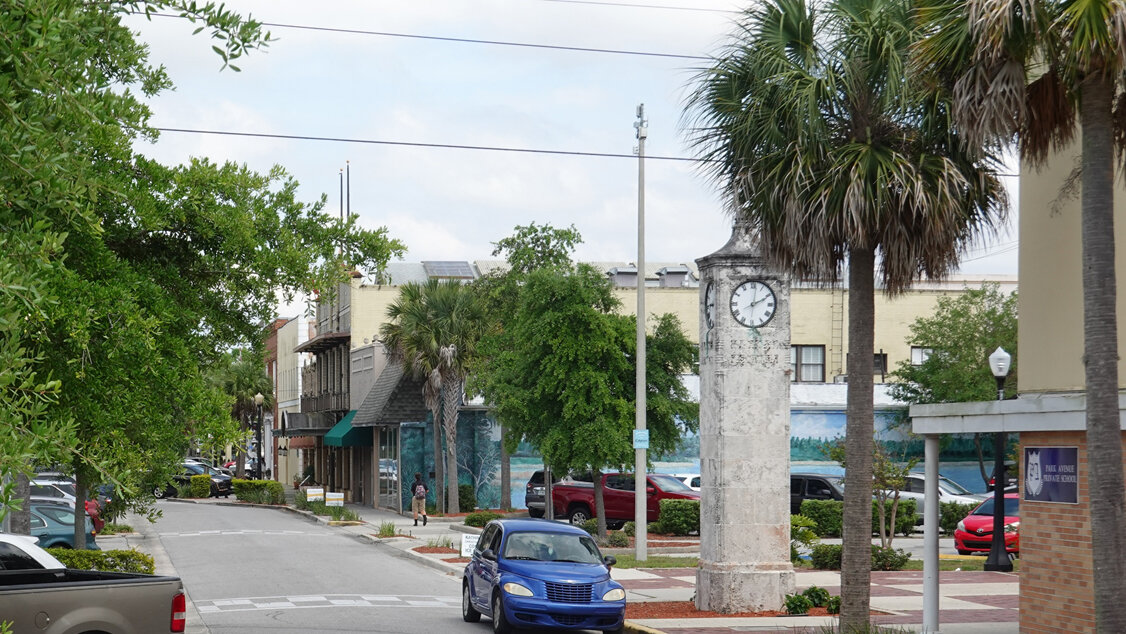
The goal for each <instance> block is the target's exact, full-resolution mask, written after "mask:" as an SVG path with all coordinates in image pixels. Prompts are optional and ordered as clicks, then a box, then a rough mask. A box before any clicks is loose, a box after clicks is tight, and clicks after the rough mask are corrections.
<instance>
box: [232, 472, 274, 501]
mask: <svg viewBox="0 0 1126 634" xmlns="http://www.w3.org/2000/svg"><path fill="white" fill-rule="evenodd" d="M231 490H232V491H234V494H235V497H237V498H238V499H240V500H242V501H243V502H251V503H253V504H285V488H284V487H283V486H282V484H281V482H274V481H273V480H243V479H241V478H235V479H233V480H231Z"/></svg>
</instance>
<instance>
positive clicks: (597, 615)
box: [461, 519, 626, 634]
mask: <svg viewBox="0 0 1126 634" xmlns="http://www.w3.org/2000/svg"><path fill="white" fill-rule="evenodd" d="M615 563H617V562H616V560H615V559H614V558H613V557H610V556H607V557H603V556H602V553H601V552H600V551H599V550H598V544H596V543H594V539H592V538H591V536H590V534H588V533H587V532H586V531H584V530H582V529H581V528H577V527H574V526H569V525H567V524H562V523H558V522H549V521H547V520H535V519H530V520H518V519H514V520H493V521H492V522H489V523H488V524H487V525H485V529H484V530H483V531H482V532H481V537H480V538H479V539H478V540H477V546H476V547H475V548H474V549H473V559H472V560H471V561H470V562H469V564H468V565H466V567H465V574H464V577H463V579H462V585H461V616H462V618H463V619H465V620H466V621H468V622H470V623H475V622H477V621H478V620H480V618H481V615H485V616H488V617H490V618H491V619H492V622H493V631H494V632H498V633H500V634H503V633H505V632H509V631H511V630H512V629H513V628H521V629H528V630H531V631H543V630H583V629H585V630H602V631H604V632H621V631H622V628H623V624H624V619H625V611H626V592H625V589H623V588H622V585H621V584H620V583H618V582H617V581H614V580H613V579H611V578H610V566H613V565H614V564H615Z"/></svg>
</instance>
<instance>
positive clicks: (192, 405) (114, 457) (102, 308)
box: [0, 0, 402, 543]
mask: <svg viewBox="0 0 1126 634" xmlns="http://www.w3.org/2000/svg"><path fill="white" fill-rule="evenodd" d="M157 9H172V10H174V11H177V12H179V13H181V14H182V15H185V16H188V17H191V18H193V19H195V20H199V21H201V22H203V23H204V26H203V27H202V28H206V29H208V30H210V32H211V34H212V35H213V36H214V37H215V38H216V41H217V42H218V43H219V45H218V46H217V47H216V50H217V51H218V52H219V54H220V55H221V56H222V58H223V60H224V64H229V62H230V61H231V60H234V59H236V58H238V57H239V56H241V55H243V54H244V53H246V52H247V51H249V50H251V49H253V48H255V47H258V46H261V45H264V44H265V43H266V41H267V40H268V34H264V33H262V31H261V29H260V25H259V24H258V23H256V22H254V21H253V20H244V19H242V18H241V17H239V16H237V15H236V14H234V13H231V12H229V11H227V10H226V9H224V8H223V7H221V6H217V5H215V4H212V3H208V4H206V5H197V4H196V3H195V2H177V1H172V2H161V1H156V2H149V3H139V2H114V1H110V2H101V3H89V2H80V1H78V0H61V1H53V2H48V1H45V0H31V1H29V2H22V3H16V4H12V5H11V6H7V7H5V11H4V12H0V60H2V61H0V81H2V82H3V85H4V86H5V92H4V107H3V108H0V161H2V162H4V164H5V167H4V169H0V192H2V193H3V195H4V200H5V204H4V205H0V226H4V227H5V228H9V227H10V228H12V229H13V232H12V236H13V237H15V238H16V239H18V240H23V244H25V245H33V246H31V247H30V248H26V249H23V250H20V249H13V250H12V251H8V250H4V251H2V252H0V271H5V270H15V271H17V272H19V271H21V270H23V271H31V270H32V265H31V263H32V262H33V261H34V266H35V267H37V268H38V269H39V270H38V271H37V273H36V274H37V278H36V280H35V283H34V284H23V285H20V286H22V288H20V287H16V288H14V289H12V290H15V291H16V292H17V293H24V298H30V302H31V303H30V304H28V303H27V301H28V300H27V299H19V300H18V301H17V303H16V304H12V303H11V302H10V301H8V302H5V301H0V310H3V313H2V314H0V321H5V322H11V321H13V320H23V324H22V325H21V328H20V329H18V330H14V331H6V332H7V336H10V337H11V338H10V339H6V340H5V341H6V342H7V344H10V347H8V348H5V349H6V350H8V351H9V352H10V353H11V356H12V358H11V359H6V360H5V361H8V362H9V363H10V365H9V367H11V368H13V369H14V372H15V373H16V374H13V375H12V376H13V377H14V378H15V377H16V376H17V374H18V378H19V379H20V381H22V383H21V384H20V385H23V386H30V385H37V386H41V387H42V389H38V388H37V389H36V392H37V394H36V395H35V396H32V397H31V400H30V401H24V402H23V404H22V405H18V407H15V408H13V409H12V410H10V413H11V418H10V419H5V421H4V424H11V425H12V426H13V427H14V428H16V429H18V430H22V429H27V430H31V431H33V432H35V436H34V437H35V438H38V437H40V436H43V435H47V436H50V435H52V434H54V435H56V437H57V438H59V439H60V440H61V442H65V447H62V448H61V447H60V443H59V442H56V443H41V444H39V445H36V444H35V443H34V442H32V440H31V439H32V437H28V440H27V442H25V443H24V444H23V445H22V446H21V447H22V448H23V449H25V450H30V452H31V453H32V454H33V455H32V458H33V459H32V460H28V464H31V463H32V462H37V463H48V464H56V463H61V464H63V465H65V466H69V468H70V469H71V470H73V472H74V474H75V478H76V480H77V482H78V487H77V488H78V493H79V498H78V501H77V503H76V508H77V510H78V511H79V513H81V509H82V507H83V503H84V498H85V496H86V492H87V490H88V489H90V488H92V487H93V486H95V485H97V484H100V483H103V482H109V483H113V484H115V485H117V487H118V490H117V491H116V494H115V495H116V496H117V498H118V499H121V500H124V501H125V502H126V503H130V504H134V505H135V507H136V508H137V509H138V510H144V509H145V508H146V504H147V502H148V501H151V497H146V496H145V494H144V493H143V492H144V491H145V490H150V491H151V488H150V487H149V486H148V485H151V484H152V483H154V482H161V481H164V480H166V479H167V477H168V476H169V475H170V472H171V470H172V469H173V466H174V465H175V464H176V463H177V462H178V459H179V458H180V457H181V456H182V455H183V452H184V451H185V450H186V449H187V446H188V434H187V433H185V428H186V426H188V425H200V424H208V423H215V424H220V425H221V424H222V421H223V420H224V419H226V420H230V413H229V410H230V408H229V405H227V404H226V403H225V401H224V399H223V398H222V394H221V393H220V392H218V391H217V390H216V389H215V388H214V386H212V385H210V384H209V382H208V380H207V378H206V377H205V375H204V370H203V368H204V367H206V366H207V365H208V364H209V363H211V362H212V361H214V360H215V359H217V358H218V357H219V355H220V351H222V350H226V349H230V348H231V347H233V346H238V345H247V344H249V343H251V342H253V341H255V340H256V339H257V338H258V337H259V336H260V332H261V331H260V329H261V327H262V325H263V324H265V323H267V322H268V321H269V320H270V319H271V318H272V316H273V314H274V308H275V305H276V299H275V297H276V295H275V294H276V293H277V292H278V291H280V292H282V293H284V294H285V295H287V296H292V295H293V294H295V293H296V292H298V291H305V290H311V289H314V288H328V287H331V285H332V282H333V281H335V280H339V279H344V277H345V275H346V271H347V270H349V269H351V268H358V267H363V268H369V269H371V268H375V269H378V268H380V267H381V266H383V265H384V264H385V263H386V261H387V259H388V258H389V257H390V256H391V255H394V254H398V253H401V252H402V245H401V244H399V243H398V242H396V241H394V240H390V239H389V238H388V237H387V236H386V233H385V231H384V230H376V231H363V230H358V229H357V228H356V227H355V225H354V220H349V221H348V222H344V223H341V222H338V221H337V220H335V219H334V218H333V217H332V216H331V215H329V214H325V213H323V212H322V208H323V205H324V199H323V198H322V200H321V201H319V202H317V203H313V204H307V203H302V202H300V201H298V200H297V199H296V187H297V184H296V183H295V182H293V180H292V179H291V178H289V177H288V176H287V175H286V174H285V172H284V171H283V170H282V169H281V168H275V169H274V170H271V172H270V173H269V174H266V175H260V174H255V173H253V172H251V171H249V170H247V169H246V168H245V167H240V166H237V165H233V164H227V165H223V166H219V165H214V164H211V163H209V162H207V161H193V162H192V163H190V164H189V165H185V166H177V167H166V166H163V165H160V164H158V163H156V162H154V161H151V160H148V159H146V158H145V157H143V156H141V155H138V154H136V153H134V151H133V143H134V141H136V140H138V139H139V138H141V137H143V136H152V135H153V134H155V132H154V131H153V130H151V129H150V128H148V127H147V122H148V118H149V109H148V107H147V106H146V105H145V103H144V102H143V100H142V99H143V98H144V97H149V96H152V95H154V94H155V93H157V92H158V91H160V90H162V89H165V88H167V87H169V86H170V85H171V84H170V82H169V79H168V77H167V76H166V74H165V72H164V70H163V68H162V67H159V66H154V65H152V64H151V63H150V62H149V60H148V57H147V55H148V50H147V47H145V46H143V45H141V44H139V43H138V42H137V41H136V40H135V37H134V34H133V33H132V32H131V31H130V30H129V29H128V28H127V27H125V26H124V25H123V24H122V22H121V20H122V17H123V16H124V15H126V14H128V13H131V12H135V11H145V10H157ZM201 30H202V29H201ZM17 230H18V231H17ZM12 267H15V268H12ZM24 279H25V280H26V279H27V277H26V275H25V276H24ZM25 289H27V290H25ZM2 293H3V295H4V297H6V298H8V299H9V300H10V299H11V297H13V296H12V295H10V294H9V293H8V292H7V291H3V292H2ZM52 298H57V299H56V300H55V301H52ZM19 302H24V303H25V306H22V307H21V306H20V305H19ZM24 308H27V310H26V317H25V316H24V315H25V313H24V312H21V311H23V309H24ZM13 342H14V343H13ZM7 344H6V345H7ZM53 393H55V394H57V400H50V399H52V398H54V397H53ZM11 396H14V397H20V395H19V394H18V393H16V394H6V396H5V397H6V398H7V397H11ZM27 396H28V394H26V393H25V394H23V397H27ZM37 408H38V409H37ZM21 442H23V441H21ZM25 453H26V451H25ZM13 455H20V454H19V453H18V452H16V453H14V454H13ZM79 543H81V542H79Z"/></svg>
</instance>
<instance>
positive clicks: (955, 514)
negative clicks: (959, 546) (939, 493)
mask: <svg viewBox="0 0 1126 634" xmlns="http://www.w3.org/2000/svg"><path fill="white" fill-rule="evenodd" d="M974 507H975V505H974V504H960V503H958V502H943V503H942V504H940V505H939V507H938V528H939V530H941V531H942V534H943V535H953V534H954V527H956V526H957V525H958V522H960V521H962V520H963V519H965V518H966V516H967V515H969V514H970V511H972V510H974Z"/></svg>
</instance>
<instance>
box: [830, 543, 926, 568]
mask: <svg viewBox="0 0 1126 634" xmlns="http://www.w3.org/2000/svg"><path fill="white" fill-rule="evenodd" d="M842 550H843V547H842V546H841V545H840V544H818V545H816V546H814V547H813V552H812V553H810V556H809V560H810V563H812V564H813V567H814V568H817V569H818V570H840V569H841V551H842ZM910 559H911V555H909V554H907V552H906V551H904V550H903V549H895V548H881V547H879V546H876V545H873V546H872V570H902V569H903V566H904V565H905V564H906V563H907V562H908V560H910Z"/></svg>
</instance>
